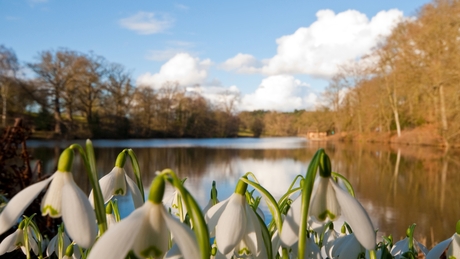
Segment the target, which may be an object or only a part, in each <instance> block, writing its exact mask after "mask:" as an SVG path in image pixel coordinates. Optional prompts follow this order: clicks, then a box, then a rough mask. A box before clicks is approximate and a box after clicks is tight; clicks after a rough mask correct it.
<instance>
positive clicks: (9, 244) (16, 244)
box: [0, 220, 38, 255]
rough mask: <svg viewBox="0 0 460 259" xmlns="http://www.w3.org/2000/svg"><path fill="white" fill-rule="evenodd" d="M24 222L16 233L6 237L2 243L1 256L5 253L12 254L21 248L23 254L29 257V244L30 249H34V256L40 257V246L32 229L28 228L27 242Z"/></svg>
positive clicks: (0, 245)
mask: <svg viewBox="0 0 460 259" xmlns="http://www.w3.org/2000/svg"><path fill="white" fill-rule="evenodd" d="M24 228H25V226H24V220H23V221H21V223H20V224H19V227H18V229H17V230H16V231H14V232H13V233H12V234H11V235H9V236H7V237H5V239H3V241H2V242H1V243H0V255H3V254H5V253H9V252H12V251H14V250H16V249H17V248H21V250H22V252H23V253H24V254H25V255H27V252H28V251H27V250H26V242H28V243H29V244H28V246H29V249H32V251H33V252H34V254H36V255H38V244H37V241H36V240H35V238H34V235H33V232H32V228H31V227H29V226H27V234H28V238H27V240H26V239H25V237H24Z"/></svg>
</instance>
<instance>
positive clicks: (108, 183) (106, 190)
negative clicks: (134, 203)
mask: <svg viewBox="0 0 460 259" xmlns="http://www.w3.org/2000/svg"><path fill="white" fill-rule="evenodd" d="M115 168H116V167H115ZM115 168H113V169H112V171H111V172H110V173H108V174H106V175H104V176H103V177H102V178H101V179H100V180H99V186H100V187H101V193H102V198H103V199H104V203H107V202H108V201H109V200H110V199H111V198H112V197H113V190H114V189H115V177H116V175H115V174H116V172H115V171H114V170H115ZM92 194H93V192H92V191H91V193H90V200H91V203H93V199H92Z"/></svg>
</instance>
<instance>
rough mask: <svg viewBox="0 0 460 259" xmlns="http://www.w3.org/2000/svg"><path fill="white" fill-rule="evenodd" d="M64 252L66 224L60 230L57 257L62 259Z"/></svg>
mask: <svg viewBox="0 0 460 259" xmlns="http://www.w3.org/2000/svg"><path fill="white" fill-rule="evenodd" d="M63 252H64V223H61V225H60V226H59V228H58V251H57V255H58V258H59V259H62V254H63Z"/></svg>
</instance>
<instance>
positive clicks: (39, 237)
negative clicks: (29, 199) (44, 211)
mask: <svg viewBox="0 0 460 259" xmlns="http://www.w3.org/2000/svg"><path fill="white" fill-rule="evenodd" d="M33 216H35V213H34V214H32V216H30V218H32V217H33ZM29 226H30V227H32V229H33V231H34V232H35V236H36V237H37V246H38V258H39V259H43V251H42V242H43V236H42V234H41V233H40V230H39V229H38V226H37V224H35V222H34V221H33V220H30V221H29Z"/></svg>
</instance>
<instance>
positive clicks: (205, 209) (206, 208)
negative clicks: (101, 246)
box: [203, 199, 219, 214]
mask: <svg viewBox="0 0 460 259" xmlns="http://www.w3.org/2000/svg"><path fill="white" fill-rule="evenodd" d="M212 203H213V202H212V199H210V200H209V201H208V204H206V206H205V207H204V209H203V214H206V213H207V212H208V210H209V209H210V208H211V207H212V206H214V205H213V204H212ZM218 203H219V200H218V199H217V203H216V205H217V204H218Z"/></svg>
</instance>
